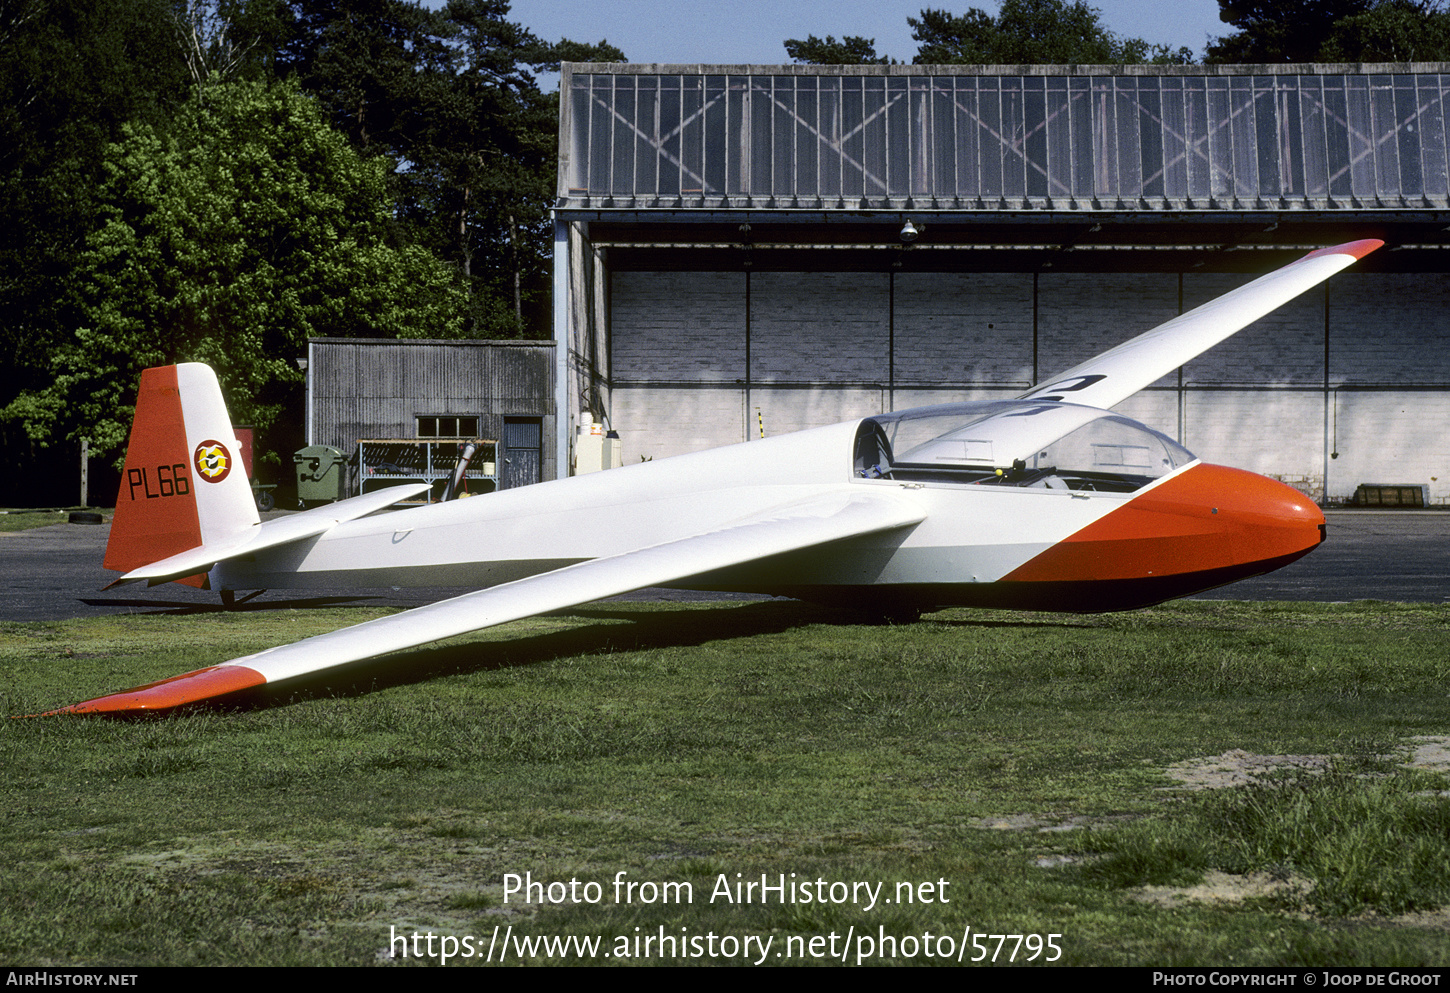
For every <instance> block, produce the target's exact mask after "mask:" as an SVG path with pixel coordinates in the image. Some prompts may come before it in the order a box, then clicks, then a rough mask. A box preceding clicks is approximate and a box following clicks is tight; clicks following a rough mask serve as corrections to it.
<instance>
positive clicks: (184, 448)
mask: <svg viewBox="0 0 1450 993" xmlns="http://www.w3.org/2000/svg"><path fill="white" fill-rule="evenodd" d="M258 523H259V518H258V516H257V506H256V504H255V503H254V502H253V501H252V489H251V485H250V483H249V482H248V480H247V475H246V470H245V469H243V468H242V461H241V446H240V445H239V444H238V442H237V439H236V436H235V433H234V432H233V431H232V422H231V419H230V418H229V417H228V416H227V408H226V404H225V403H224V402H223V401H222V394H221V388H220V386H218V384H217V379H216V374H215V373H214V372H212V371H211V369H210V368H209V367H207V366H205V365H202V364H200V363H196V362H189V363H186V364H183V365H174V366H161V367H158V368H155V369H147V370H145V371H144V372H142V373H141V389H140V391H139V393H138V395H137V397H136V417H135V419H134V420H133V421H132V422H131V440H130V444H129V446H128V447H127V449H126V467H125V469H124V471H123V472H122V474H121V491H120V493H119V494H117V496H116V516H115V519H114V520H113V521H112V523H111V539H110V542H109V543H108V544H107V545H106V561H105V567H106V568H107V569H115V570H117V571H120V572H129V571H131V570H132V569H135V568H138V567H140V566H143V565H148V564H150V563H152V562H156V561H158V560H160V559H164V558H167V557H168V556H171V555H175V554H176V553H178V552H184V551H187V550H188V549H191V548H196V547H197V546H199V545H202V544H204V543H208V542H216V541H218V540H220V539H222V538H225V537H229V536H233V535H236V534H237V533H238V532H240V531H245V530H247V529H249V528H251V527H253V526H255V525H256V524H258ZM205 579H206V577H205V576H200V575H198V576H192V577H189V578H187V579H184V580H180V582H185V583H189V584H191V585H193V586H202V585H204V584H205Z"/></svg>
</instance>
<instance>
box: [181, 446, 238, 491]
mask: <svg viewBox="0 0 1450 993" xmlns="http://www.w3.org/2000/svg"><path fill="white" fill-rule="evenodd" d="M191 461H192V463H193V464H194V465H195V466H196V471H197V472H198V473H199V474H200V475H201V478H202V479H204V480H206V481H207V482H208V483H220V482H221V481H222V480H223V479H226V478H227V473H229V472H231V471H232V453H231V452H229V451H227V446H226V445H223V444H222V443H221V442H219V441H215V440H213V439H210V438H208V439H207V440H206V441H203V442H202V443H201V444H200V445H197V446H196V454H195V455H193V456H192V457H191Z"/></svg>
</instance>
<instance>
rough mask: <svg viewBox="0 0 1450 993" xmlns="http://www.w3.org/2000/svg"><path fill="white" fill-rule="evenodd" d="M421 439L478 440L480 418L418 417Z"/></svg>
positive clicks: (445, 415) (453, 415)
mask: <svg viewBox="0 0 1450 993" xmlns="http://www.w3.org/2000/svg"><path fill="white" fill-rule="evenodd" d="M418 437H419V438H477V437H478V418H477V417H459V416H457V415H455V414H427V415H420V416H419V417H418Z"/></svg>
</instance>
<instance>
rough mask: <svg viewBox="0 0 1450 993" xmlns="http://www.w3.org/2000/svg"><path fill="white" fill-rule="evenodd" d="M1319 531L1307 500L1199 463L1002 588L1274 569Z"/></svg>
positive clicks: (1238, 472) (1307, 547)
mask: <svg viewBox="0 0 1450 993" xmlns="http://www.w3.org/2000/svg"><path fill="white" fill-rule="evenodd" d="M1323 524H1324V515H1323V514H1322V513H1320V511H1319V508H1318V507H1316V506H1315V505H1314V502H1313V501H1312V500H1310V499H1309V498H1308V497H1306V496H1304V495H1303V494H1302V493H1300V492H1299V491H1297V490H1294V489H1291V488H1290V487H1288V486H1285V485H1284V484H1283V483H1280V482H1278V481H1277V480H1273V479H1269V478H1267V477H1265V476H1260V475H1257V474H1255V473H1252V472H1246V471H1244V470H1242V469H1230V468H1227V467H1225V466H1217V465H1207V464H1203V463H1200V464H1198V465H1195V466H1191V467H1189V468H1188V469H1186V470H1184V471H1183V472H1181V473H1179V474H1178V475H1176V476H1173V477H1171V478H1169V479H1166V480H1164V481H1163V482H1162V483H1160V484H1159V485H1158V486H1155V487H1153V488H1152V489H1150V490H1148V491H1147V492H1145V493H1142V494H1140V495H1139V496H1136V497H1134V498H1133V499H1132V500H1129V501H1128V502H1127V503H1126V504H1124V505H1123V506H1122V507H1120V508H1118V509H1116V510H1114V511H1113V512H1111V513H1110V514H1108V515H1107V516H1105V517H1103V518H1101V519H1099V520H1098V521H1096V522H1094V523H1092V524H1089V525H1088V526H1087V527H1085V528H1083V529H1082V530H1081V531H1079V532H1077V533H1076V534H1074V535H1072V536H1070V537H1068V538H1066V539H1064V540H1063V541H1061V542H1059V543H1058V544H1056V545H1054V546H1052V547H1051V548H1049V549H1047V550H1046V551H1044V552H1042V553H1041V554H1039V555H1037V556H1036V557H1035V558H1033V559H1031V560H1030V561H1028V562H1026V563H1024V564H1023V565H1021V566H1019V567H1018V568H1016V569H1014V570H1013V571H1012V572H1010V573H1008V574H1007V575H1006V576H1003V577H1002V579H1003V581H1004V582H1025V583H1033V582H1052V583H1061V582H1070V583H1082V582H1089V583H1090V582H1102V581H1113V580H1141V579H1158V578H1162V577H1165V576H1183V575H1187V574H1192V573H1200V572H1202V573H1210V572H1215V573H1216V572H1220V571H1222V570H1240V571H1241V570H1244V569H1245V568H1246V567H1251V566H1252V565H1253V563H1256V562H1263V563H1265V564H1266V566H1267V565H1268V563H1271V562H1272V563H1276V564H1275V565H1274V566H1272V568H1278V566H1281V565H1284V564H1285V560H1286V558H1287V559H1292V558H1297V557H1298V556H1300V555H1303V554H1305V553H1306V552H1309V551H1311V550H1312V549H1313V548H1314V547H1315V546H1317V545H1318V544H1319V542H1320V541H1321V540H1322V539H1323V535H1324V532H1323ZM1264 571H1268V570H1267V568H1266V569H1265V570H1264ZM1254 574H1255V573H1254V572H1253V571H1252V570H1251V569H1250V570H1249V571H1241V572H1240V575H1238V576H1236V577H1235V578H1242V576H1248V575H1254Z"/></svg>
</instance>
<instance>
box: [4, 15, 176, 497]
mask: <svg viewBox="0 0 1450 993" xmlns="http://www.w3.org/2000/svg"><path fill="white" fill-rule="evenodd" d="M185 97H186V68H185V65H184V63H183V61H182V59H181V56H180V52H179V50H178V49H177V47H176V44H175V41H174V37H173V22H172V16H171V8H170V0H0V311H3V313H4V315H5V319H4V320H3V321H0V410H3V409H4V408H5V407H6V406H7V405H8V404H9V403H10V402H11V401H13V400H14V399H15V398H16V397H17V396H18V395H19V394H20V393H21V392H22V391H24V390H28V389H39V388H42V387H44V386H46V385H47V384H48V383H49V371H48V363H47V357H48V356H49V354H50V352H51V350H52V349H53V348H54V347H56V346H57V344H58V343H59V342H61V341H63V340H64V339H65V337H66V336H67V335H68V334H69V333H70V329H71V328H73V327H74V326H75V323H76V313H75V294H74V287H73V285H72V281H71V274H72V272H73V271H74V268H75V266H76V264H77V260H78V257H79V254H80V251H81V249H82V248H83V246H84V244H85V239H86V236H87V234H88V233H89V232H90V231H91V230H92V229H93V228H94V227H95V224H96V212H97V198H96V191H97V189H98V187H99V186H100V184H101V182H102V180H103V178H104V164H103V163H104V158H105V150H106V146H107V144H108V143H109V142H112V141H115V140H117V139H119V138H120V137H121V133H122V132H121V129H122V127H123V126H124V125H125V124H126V122H128V121H134V120H141V121H146V122H148V123H151V124H155V125H158V126H159V125H163V124H164V122H165V120H166V118H167V116H168V115H169V114H170V112H171V109H172V108H173V107H175V106H176V105H177V104H178V103H180V102H181V101H183V100H184V99H185ZM40 457H41V453H40V452H39V451H38V450H37V448H36V446H35V444H34V443H33V442H32V441H31V440H30V438H29V437H28V436H27V435H26V433H25V431H24V430H23V429H22V428H21V426H20V425H18V424H17V423H14V422H9V421H5V420H4V419H3V418H0V480H4V482H3V483H0V487H3V486H10V487H11V488H12V489H11V492H12V493H14V494H16V496H17V497H19V498H20V499H25V500H34V499H37V498H38V497H37V494H36V488H37V486H36V480H37V479H46V478H48V477H50V476H54V475H55V467H54V466H51V465H43V464H41V463H39V462H37V458H40ZM73 460H74V453H69V454H68V455H67V456H66V458H65V463H64V465H65V468H67V469H69V468H70V467H71V466H73V465H74V461H73ZM64 492H65V493H66V494H67V495H68V494H70V493H73V492H74V489H73V488H72V487H70V486H67V487H66V488H65V491H64Z"/></svg>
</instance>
